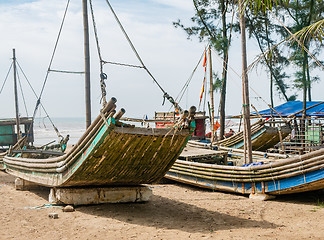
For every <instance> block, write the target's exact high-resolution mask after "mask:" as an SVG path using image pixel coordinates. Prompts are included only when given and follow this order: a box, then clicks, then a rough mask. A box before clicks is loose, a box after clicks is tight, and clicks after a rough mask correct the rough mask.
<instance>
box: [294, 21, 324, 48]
mask: <svg viewBox="0 0 324 240" xmlns="http://www.w3.org/2000/svg"><path fill="white" fill-rule="evenodd" d="M323 38H324V19H322V20H319V21H318V22H316V23H313V24H312V25H309V26H308V27H304V28H303V29H301V30H300V31H298V32H296V33H295V34H293V35H292V36H291V38H290V40H291V41H293V42H294V41H297V39H298V40H299V41H300V42H302V43H305V42H308V41H309V40H310V39H314V40H315V41H318V42H320V43H322V42H323Z"/></svg>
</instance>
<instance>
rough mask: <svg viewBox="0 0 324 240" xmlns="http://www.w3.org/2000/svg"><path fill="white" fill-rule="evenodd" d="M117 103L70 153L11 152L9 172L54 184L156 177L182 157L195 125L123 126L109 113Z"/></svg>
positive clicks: (130, 181) (126, 182) (146, 180)
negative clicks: (161, 126) (183, 126)
mask: <svg viewBox="0 0 324 240" xmlns="http://www.w3.org/2000/svg"><path fill="white" fill-rule="evenodd" d="M114 101H115V100H114V99H113V100H111V101H110V102H109V104H108V105H107V107H106V108H105V109H103V111H102V114H101V115H99V116H98V117H97V119H96V120H95V121H94V122H93V123H92V125H91V126H90V127H89V128H88V129H87V131H86V132H85V133H84V135H83V136H82V137H81V138H80V140H79V142H78V143H77V144H76V145H75V146H74V147H73V148H72V149H71V150H70V151H69V152H67V153H61V152H54V151H46V150H18V151H13V152H11V153H9V154H8V155H6V156H5V157H4V164H5V168H6V171H7V172H8V173H10V174H12V175H14V176H17V177H19V178H22V179H25V180H28V181H30V182H34V183H37V184H39V185H45V186H50V187H66V186H89V185H91V186H94V185H138V184H143V183H152V182H155V181H158V180H159V179H161V178H162V177H163V176H164V175H165V173H166V172H167V171H168V170H169V168H170V167H171V166H172V165H173V163H174V162H175V160H176V159H177V158H178V156H179V155H180V153H181V151H182V150H183V148H184V146H185V145H186V143H187V141H188V139H189V135H190V133H191V130H192V129H191V130H190V128H191V127H187V128H186V129H185V128H182V126H181V125H178V128H171V129H170V128H169V129H155V128H138V127H133V126H128V125H125V124H123V123H121V122H119V121H118V120H116V119H115V118H113V117H110V116H111V113H113V112H114V109H115V107H116V106H115V103H114ZM184 120H185V119H182V122H184ZM193 124H194V122H191V126H193ZM60 155H61V156H60Z"/></svg>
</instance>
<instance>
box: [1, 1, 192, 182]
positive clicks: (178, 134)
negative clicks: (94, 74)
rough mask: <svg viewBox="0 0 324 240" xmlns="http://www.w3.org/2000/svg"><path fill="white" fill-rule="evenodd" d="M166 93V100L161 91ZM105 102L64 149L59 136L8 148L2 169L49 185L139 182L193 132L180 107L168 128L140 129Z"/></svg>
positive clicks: (157, 171)
mask: <svg viewBox="0 0 324 240" xmlns="http://www.w3.org/2000/svg"><path fill="white" fill-rule="evenodd" d="M83 2H84V3H85V4H86V1H83ZM84 16H87V13H86V10H85V8H84ZM84 22H85V21H84ZM85 29H86V28H85ZM86 59H87V60H88V58H87V56H86ZM87 63H88V62H86V65H87ZM102 75H103V74H102V73H101V76H102ZM101 87H103V86H101ZM160 88H161V87H160ZM164 97H165V98H168V99H170V96H168V95H167V94H166V93H165V92H164ZM103 100H104V101H103V102H104V106H103V108H102V110H101V111H100V114H99V115H98V117H97V118H96V119H95V120H94V121H93V122H92V124H91V125H90V126H89V127H88V128H87V130H86V131H85V133H84V134H83V136H82V137H81V138H80V139H79V141H78V142H77V144H75V145H74V146H73V147H72V149H71V150H69V151H67V153H65V152H62V151H59V150H58V149H62V150H64V149H65V145H66V139H63V138H62V142H61V143H60V144H58V145H54V146H52V147H53V148H54V147H56V148H58V149H57V150H53V149H52V148H51V146H45V147H44V148H42V149H38V148H28V147H27V148H26V149H20V150H12V151H9V152H8V154H7V155H6V156H5V157H4V160H3V161H4V166H5V169H6V172H8V173H10V174H12V175H14V176H16V177H19V178H22V179H24V180H27V181H30V182H33V183H36V184H39V185H44V186H49V187H67V186H69V187H71V186H99V185H114V186H115V185H138V184H144V183H153V182H156V181H158V180H159V179H161V178H162V177H163V176H164V175H165V173H166V172H167V171H168V170H169V169H170V167H171V166H172V165H173V163H174V162H175V160H176V159H177V158H178V156H179V155H180V153H181V152H182V150H183V148H184V147H185V145H186V143H187V141H188V139H189V136H190V135H191V134H192V131H193V130H194V123H195V122H194V119H193V116H194V114H195V113H194V112H191V113H190V114H189V112H188V111H183V114H182V115H181V117H179V118H178V119H177V123H176V124H175V126H174V127H172V128H163V129H162V128H159V129H156V128H140V127H135V126H134V125H130V124H125V123H123V122H121V121H120V118H121V116H122V115H123V113H124V112H125V110H123V109H121V111H119V112H118V113H116V111H115V108H116V104H115V103H116V101H117V100H116V99H115V98H111V99H110V101H109V102H107V103H106V101H105V98H104V97H103Z"/></svg>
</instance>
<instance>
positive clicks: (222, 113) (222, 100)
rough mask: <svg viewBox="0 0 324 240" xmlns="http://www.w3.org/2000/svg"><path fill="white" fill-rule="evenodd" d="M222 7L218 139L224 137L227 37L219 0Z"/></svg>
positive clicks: (223, 4)
mask: <svg viewBox="0 0 324 240" xmlns="http://www.w3.org/2000/svg"><path fill="white" fill-rule="evenodd" d="M221 9H222V13H223V14H222V24H223V29H222V32H223V40H224V41H226V45H225V46H224V49H223V59H224V60H223V73H222V88H221V97H220V103H219V105H220V113H219V114H220V119H219V122H220V123H219V124H220V129H219V130H220V133H219V135H220V140H222V139H224V135H225V102H226V84H227V64H228V44H229V43H228V39H227V29H226V14H225V13H226V9H225V1H224V0H222V1H221Z"/></svg>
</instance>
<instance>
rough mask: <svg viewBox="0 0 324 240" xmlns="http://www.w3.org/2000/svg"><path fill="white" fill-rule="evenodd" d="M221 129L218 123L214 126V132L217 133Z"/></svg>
mask: <svg viewBox="0 0 324 240" xmlns="http://www.w3.org/2000/svg"><path fill="white" fill-rule="evenodd" d="M219 127H220V124H219V123H218V122H217V121H216V123H215V124H214V131H216V130H217V129H218V128H219Z"/></svg>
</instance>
